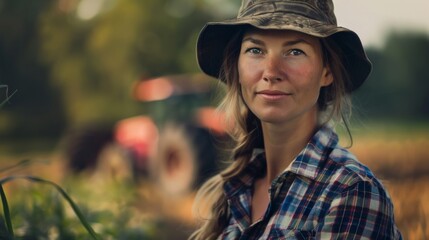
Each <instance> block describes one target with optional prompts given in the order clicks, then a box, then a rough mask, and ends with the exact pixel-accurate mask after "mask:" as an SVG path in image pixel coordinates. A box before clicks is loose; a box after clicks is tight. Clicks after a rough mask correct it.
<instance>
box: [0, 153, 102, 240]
mask: <svg viewBox="0 0 429 240" xmlns="http://www.w3.org/2000/svg"><path fill="white" fill-rule="evenodd" d="M27 163H28V161H27V160H24V161H21V162H20V163H18V164H16V165H13V166H9V167H6V168H3V169H0V173H2V172H4V171H6V170H10V169H12V168H15V167H18V166H21V165H26V164H27ZM20 179H23V180H27V181H30V182H34V183H38V184H46V185H49V186H51V187H53V188H54V189H55V190H57V191H58V192H59V193H60V194H61V196H62V197H63V198H64V199H65V200H66V201H67V203H68V204H69V205H70V207H71V208H72V209H73V211H74V213H75V214H76V216H77V217H78V219H79V221H80V222H81V223H82V225H83V227H84V228H85V229H86V230H87V231H88V234H89V236H91V237H92V239H95V240H98V239H99V237H98V236H97V234H96V233H95V231H94V230H93V229H92V227H91V225H90V224H89V223H88V221H87V220H86V218H85V216H84V215H83V214H82V212H81V210H80V209H79V207H78V205H77V204H76V203H75V202H74V201H73V200H72V198H71V197H70V196H69V195H68V194H67V192H66V191H65V190H64V189H63V188H61V187H60V186H59V185H58V184H56V183H54V182H51V181H49V180H45V179H42V178H39V177H35V176H7V177H4V178H2V179H0V196H1V200H2V204H3V213H4V218H5V219H4V220H5V223H6V227H7V232H6V233H5V234H6V236H7V237H8V238H10V239H13V238H14V237H15V234H14V231H13V226H12V219H11V215H10V210H9V204H8V200H7V197H6V194H5V192H4V190H3V185H4V184H6V183H8V182H11V181H15V180H20Z"/></svg>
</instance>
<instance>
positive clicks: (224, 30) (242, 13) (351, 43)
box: [197, 0, 371, 92]
mask: <svg viewBox="0 0 429 240" xmlns="http://www.w3.org/2000/svg"><path fill="white" fill-rule="evenodd" d="M245 26H253V27H255V28H259V29H278V30H293V31H297V32H301V33H305V34H308V35H311V36H315V37H319V38H331V39H332V40H333V41H334V42H336V43H337V44H338V46H339V47H340V49H341V53H340V54H341V56H342V58H343V64H344V66H345V69H346V71H347V72H348V74H349V78H350V82H351V83H350V84H348V85H347V86H346V90H347V91H348V92H352V91H354V90H355V89H357V88H358V87H359V86H361V85H362V83H363V82H364V81H365V80H366V78H367V77H368V75H369V73H370V71H371V62H370V61H369V60H368V58H367V56H366V54H365V51H364V49H363V46H362V43H361V41H360V39H359V37H358V35H357V34H356V33H355V32H353V31H351V30H349V29H347V28H343V27H339V26H338V25H337V20H336V17H335V15H334V5H333V3H332V0H242V3H241V7H240V10H239V12H238V16H237V18H234V19H229V20H225V21H220V22H209V23H207V24H206V25H205V26H204V28H203V29H202V30H201V32H200V35H199V37H198V41H197V60H198V64H199V66H200V68H201V70H202V71H203V72H204V73H206V74H208V75H210V76H212V77H215V78H219V74H220V71H221V67H222V63H223V58H224V49H225V48H226V46H227V44H228V42H229V41H230V39H231V38H232V37H233V36H234V35H235V34H236V33H237V31H239V30H240V29H243V27H245Z"/></svg>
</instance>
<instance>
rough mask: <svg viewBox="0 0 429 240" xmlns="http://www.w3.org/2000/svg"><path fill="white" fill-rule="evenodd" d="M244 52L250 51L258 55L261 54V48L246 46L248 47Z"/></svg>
mask: <svg viewBox="0 0 429 240" xmlns="http://www.w3.org/2000/svg"><path fill="white" fill-rule="evenodd" d="M246 52H248V53H251V54H255V55H258V54H261V53H262V50H261V49H259V48H248V49H247V50H246Z"/></svg>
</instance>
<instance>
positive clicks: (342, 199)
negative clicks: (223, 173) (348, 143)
mask: <svg viewBox="0 0 429 240" xmlns="http://www.w3.org/2000/svg"><path fill="white" fill-rule="evenodd" d="M265 169H266V163H265V154H264V152H263V151H261V150H256V151H255V153H254V156H253V157H252V160H251V162H250V163H249V165H248V166H247V168H246V170H245V171H244V172H243V174H242V175H240V176H239V177H237V178H235V179H232V180H231V181H228V182H227V183H225V185H224V190H225V194H226V196H227V198H228V204H229V211H230V219H229V223H228V224H227V227H226V228H225V229H224V231H223V232H222V234H221V235H220V236H219V238H218V239H402V236H401V234H400V232H399V230H398V229H397V227H396V225H395V222H394V217H393V205H392V202H391V200H390V197H389V195H388V193H387V192H386V190H385V189H384V187H383V185H382V184H381V183H380V181H379V180H377V179H376V178H375V176H374V175H373V173H372V172H371V171H370V170H369V169H368V168H367V167H366V166H364V165H362V164H361V163H360V162H358V161H357V160H356V157H355V156H354V155H352V154H351V153H350V152H349V151H347V150H346V149H344V148H342V147H340V146H339V145H338V136H337V135H336V133H335V132H334V131H333V130H332V129H331V128H329V127H326V126H325V127H322V128H321V129H319V131H318V132H317V133H316V134H315V135H314V136H313V138H312V139H311V141H310V142H309V143H308V144H307V146H306V147H305V148H304V150H303V151H302V152H301V153H300V154H299V155H298V156H297V157H296V158H295V160H294V161H293V162H292V163H291V165H290V166H289V167H288V168H287V169H286V170H285V171H284V172H283V173H282V174H281V175H280V176H278V177H277V178H276V179H275V180H274V181H273V182H272V185H271V188H270V191H269V194H270V203H269V205H268V209H267V211H266V213H265V215H264V216H263V218H261V219H260V220H259V221H257V222H255V223H253V224H252V223H251V215H250V214H251V206H250V205H251V199H252V191H253V182H254V180H255V179H256V178H258V177H261V176H262V175H263V174H265Z"/></svg>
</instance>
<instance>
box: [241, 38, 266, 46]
mask: <svg viewBox="0 0 429 240" xmlns="http://www.w3.org/2000/svg"><path fill="white" fill-rule="evenodd" d="M244 42H251V43H254V44H257V45H265V43H264V41H262V40H259V39H256V38H253V37H245V38H243V41H242V43H244Z"/></svg>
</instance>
